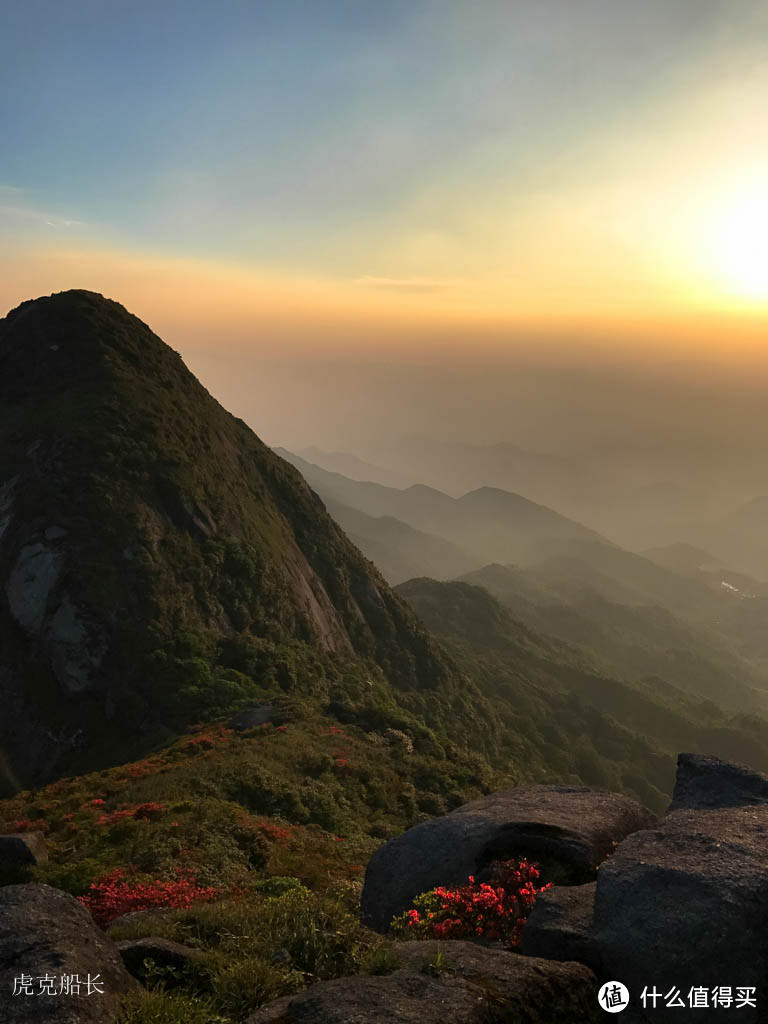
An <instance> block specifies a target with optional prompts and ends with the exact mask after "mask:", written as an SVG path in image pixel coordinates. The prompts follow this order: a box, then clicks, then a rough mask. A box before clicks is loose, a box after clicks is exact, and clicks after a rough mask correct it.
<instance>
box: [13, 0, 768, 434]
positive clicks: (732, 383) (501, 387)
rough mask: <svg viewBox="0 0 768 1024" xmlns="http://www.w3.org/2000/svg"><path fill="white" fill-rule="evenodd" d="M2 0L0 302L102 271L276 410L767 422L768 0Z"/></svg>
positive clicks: (246, 409)
mask: <svg viewBox="0 0 768 1024" xmlns="http://www.w3.org/2000/svg"><path fill="white" fill-rule="evenodd" d="M2 22H3V30H2V33H0V125H1V126H2V137H1V138H2V141H1V142H0V315H3V314H4V313H5V312H6V311H7V310H8V309H11V308H13V307H14V306H15V305H17V304H18V303H19V302H20V301H22V300H24V299H27V298H30V297H33V296H35V295H40V294H48V293H50V292H53V291H58V290H62V289H64V288H69V287H83V288H90V289H92V290H95V291H100V292H102V293H103V294H106V295H109V296H110V297H111V298H115V299H117V300H118V301H120V302H122V303H123V304H124V305H125V306H126V307H127V308H129V309H130V310H131V311H132V312H135V313H136V314H137V315H138V316H140V317H141V318H142V319H143V320H145V321H146V322H148V323H149V324H150V325H151V326H152V327H153V329H155V330H156V332H157V333H158V334H160V335H161V337H163V338H164V339H165V340H166V341H168V342H169V343H170V344H172V345H173V346H174V347H175V348H177V349H178V350H179V351H181V353H182V355H183V356H184V357H185V359H186V360H187V362H188V364H189V365H190V367H191V368H192V369H193V370H194V371H195V372H196V373H198V374H199V375H200V376H201V378H202V379H203V381H204V383H206V385H207V386H208V387H209V389H210V390H212V391H213V392H214V393H215V394H216V395H217V397H219V398H220V400H221V401H222V402H223V404H225V405H226V406H228V407H229V408H232V409H233V411H235V412H236V413H237V414H238V415H241V416H243V418H245V419H246V420H247V421H248V422H249V423H251V425H252V426H254V428H255V429H256V430H257V431H258V432H259V433H261V434H262V435H263V436H264V437H265V439H267V440H269V441H270V442H272V443H275V444H279V443H282V444H286V445H289V446H298V445H300V444H302V443H304V444H309V443H313V442H316V443H320V444H323V445H326V446H334V447H346V448H350V449H353V450H355V448H356V446H357V449H358V450H362V449H364V448H365V447H366V445H367V446H368V447H371V446H372V445H374V442H375V441H376V440H377V439H380V438H381V436H382V434H386V433H387V432H389V433H390V434H392V435H393V436H394V434H395V433H398V432H399V433H401V434H407V433H408V432H409V431H415V432H417V433H421V434H429V433H430V432H431V433H432V434H433V435H437V434H446V435H447V436H456V437H460V436H461V437H471V438H473V439H475V440H478V441H483V440H484V441H488V442H490V441H493V440H505V441H511V440H515V441H519V442H520V443H523V444H529V443H530V444H532V445H534V446H538V447H539V448H553V447H554V448H557V447H561V448H562V447H563V446H567V445H568V444H571V445H574V444H595V443H598V442H599V441H600V439H601V438H604V435H605V433H606V430H608V429H612V430H613V429H616V430H617V432H618V434H620V435H622V436H625V437H626V438H627V440H628V441H629V440H631V439H633V438H636V436H637V432H638V431H640V432H647V433H648V435H649V437H650V438H651V440H652V441H653V443H663V442H664V440H665V439H672V440H680V439H683V440H684V439H685V438H687V437H688V436H689V435H690V436H691V437H694V436H695V437H699V438H701V439H704V440H705V441H706V439H707V438H711V437H712V435H713V434H717V435H718V437H719V436H720V435H727V436H729V437H730V438H731V441H732V442H733V443H734V444H736V443H738V440H739V438H740V437H742V436H745V435H746V434H747V432H749V433H750V434H752V433H753V432H754V431H756V430H757V431H759V430H761V429H763V427H764V423H763V420H762V419H761V415H762V414H761V407H762V402H763V395H764V385H765V381H766V376H767V374H766V367H767V366H768V358H766V355H767V351H766V350H767V346H766V327H767V326H768V118H766V117H765V107H766V101H768V5H766V4H765V2H764V0H643V2H642V3H638V2H636V0H535V2H534V0H530V2H527V0H526V2H523V0H505V2H501V0H476V2H474V3H472V4H467V3H466V2H464V0H387V2H386V3H381V2H380V0H279V2H277V0H260V2H256V0H249V2H245V0H217V2H215V3H214V2H211V0H208V2H200V0H184V2H183V3H181V2H172V0H165V2H164V0H160V2H158V0H152V2H151V3H150V2H147V0H134V2H132V3H130V4H126V3H118V2H116V0H68V2H67V3H65V4H62V3H60V2H52V0H25V3H23V4H19V3H15V4H14V3H11V2H9V0H5V3H3V4H2ZM617 423H619V426H618V427H616V424H617ZM610 425H613V426H612V427H611V426H610Z"/></svg>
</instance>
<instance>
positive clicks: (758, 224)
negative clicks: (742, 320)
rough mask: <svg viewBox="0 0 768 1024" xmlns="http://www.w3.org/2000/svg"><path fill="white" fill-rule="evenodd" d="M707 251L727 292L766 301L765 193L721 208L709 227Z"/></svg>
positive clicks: (767, 208) (767, 225) (767, 199)
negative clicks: (708, 248)
mask: <svg viewBox="0 0 768 1024" xmlns="http://www.w3.org/2000/svg"><path fill="white" fill-rule="evenodd" d="M710 250H711V256H712V260H713V264H714V267H713V269H715V270H716V272H717V274H718V277H719V278H720V279H721V280H722V282H723V285H724V286H725V287H726V288H727V289H728V291H730V292H732V293H733V294H736V295H739V296H741V297H743V298H746V299H753V300H754V299H757V300H762V299H765V300H766V301H768V193H762V194H752V195H743V196H740V197H739V198H738V199H737V200H736V201H734V202H731V203H727V204H726V205H724V206H723V207H722V209H721V211H720V213H719V214H718V215H717V216H716V217H715V219H714V222H713V224H712V230H711V232H710Z"/></svg>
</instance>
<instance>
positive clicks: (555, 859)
mask: <svg viewBox="0 0 768 1024" xmlns="http://www.w3.org/2000/svg"><path fill="white" fill-rule="evenodd" d="M655 821H656V817H655V815H653V814H652V813H651V811H649V810H648V809H647V808H646V807H643V806H642V805H641V804H639V803H637V801H635V800H632V799H631V798H630V797H627V796H622V795H620V794H618V793H606V792H598V791H595V790H591V789H586V788H584V787H582V786H523V787H519V788H517V789H509V790H506V791H504V792H501V793H493V794H491V795H490V796H486V797H483V798H481V799H480V800H474V801H472V802H471V803H468V804H464V806H463V807H459V808H458V809H457V810H455V811H452V812H451V813H450V814H447V815H445V816H444V817H441V818H434V819H432V820H431V821H425V822H423V823H422V824H420V825H416V826H414V827H413V828H410V829H408V831H407V832H404V833H403V834H402V835H401V836H398V837H397V838H396V839H392V840H391V841H390V842H388V843H387V844H386V845H384V846H382V847H381V848H380V849H378V850H377V851H376V852H375V853H374V855H373V857H372V858H371V860H370V862H369V864H368V869H367V871H366V875H365V887H364V889H363V896H362V907H361V916H362V920H363V922H364V923H365V924H367V925H368V926H369V927H371V928H374V929H376V930H378V931H386V930H387V928H388V927H389V924H390V922H391V920H392V918H393V917H394V916H395V915H396V914H400V913H402V912H403V911H404V910H406V909H407V908H408V907H409V906H410V905H411V903H412V901H413V898H414V897H415V896H418V895H419V893H422V892H426V891H427V890H429V889H433V888H434V887H435V886H436V885H448V886H450V885H460V884H463V883H465V882H466V881H467V878H468V877H469V875H475V876H477V877H479V878H481V879H483V878H484V872H486V870H487V869H488V868H489V866H490V864H491V863H492V862H493V861H494V860H505V859H508V858H510V857H527V858H528V859H531V860H535V861H539V862H540V863H541V864H542V868H543V870H542V878H541V881H542V882H546V881H549V880H554V881H556V882H559V883H566V884H579V883H583V882H589V881H592V880H593V879H594V877H595V869H596V868H597V866H598V865H599V864H600V863H601V861H602V860H604V858H605V857H606V856H607V855H608V854H609V853H610V852H611V851H612V850H613V849H614V847H615V845H616V844H618V843H619V842H621V840H622V839H624V838H625V836H627V835H629V834H630V833H632V832H636V831H637V830H638V829H643V828H648V827H649V826H650V825H652V824H653V823H654V822H655Z"/></svg>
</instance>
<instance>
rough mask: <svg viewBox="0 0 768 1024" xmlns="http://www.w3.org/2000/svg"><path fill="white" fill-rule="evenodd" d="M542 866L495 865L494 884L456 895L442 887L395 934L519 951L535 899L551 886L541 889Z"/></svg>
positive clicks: (472, 885) (422, 899)
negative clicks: (495, 944) (474, 940)
mask: <svg viewBox="0 0 768 1024" xmlns="http://www.w3.org/2000/svg"><path fill="white" fill-rule="evenodd" d="M539 874H540V872H539V869H538V867H537V865H535V864H531V863H530V862H528V861H526V860H521V861H519V862H517V861H511V860H510V861H504V862H503V863H499V864H497V865H496V868H495V871H494V874H493V876H492V878H491V881H490V883H486V882H480V883H478V882H476V881H475V879H474V878H473V877H472V875H470V876H469V880H468V883H467V885H461V886H459V887H458V888H456V889H447V888H446V887H445V886H438V887H437V888H436V889H432V890H431V891H430V892H426V893H422V895H421V896H418V897H417V898H416V899H415V900H414V904H415V906H414V909H412V910H408V911H406V913H404V914H401V915H400V916H399V917H396V918H395V920H394V921H393V922H392V927H393V929H394V930H395V931H399V932H407V933H409V934H410V935H411V936H412V937H414V938H433V937H434V938H437V939H471V938H483V939H488V940H490V941H492V942H505V943H506V944H507V945H509V946H519V945H520V938H521V935H522V930H523V926H524V924H525V922H526V919H527V917H528V915H529V914H530V912H531V910H532V909H533V905H534V903H535V902H536V896H537V895H538V894H539V893H540V892H543V891H544V890H545V889H548V888H549V887H550V885H551V884H552V883H551V882H550V883H547V885H544V886H541V887H540V888H537V887H536V884H535V882H536V880H537V879H538V877H539Z"/></svg>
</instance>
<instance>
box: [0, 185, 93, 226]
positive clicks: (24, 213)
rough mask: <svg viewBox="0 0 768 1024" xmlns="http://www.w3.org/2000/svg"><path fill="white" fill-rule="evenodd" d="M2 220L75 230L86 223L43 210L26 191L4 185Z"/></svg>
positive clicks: (0, 190)
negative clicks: (30, 198)
mask: <svg viewBox="0 0 768 1024" xmlns="http://www.w3.org/2000/svg"><path fill="white" fill-rule="evenodd" d="M0 219H2V220H5V221H6V222H9V221H10V222H16V223H18V222H22V223H24V222H26V223H28V224H29V223H34V224H44V225H45V226H46V227H51V228H73V227H80V226H82V225H84V224H85V223H86V222H85V221H82V220H79V219H77V218H75V217H62V216H60V215H59V214H58V213H54V212H53V211H52V210H46V209H41V208H40V207H39V206H37V205H35V204H34V203H33V202H31V201H30V200H29V199H28V197H27V193H26V190H25V189H23V188H19V187H18V186H16V185H4V184H0Z"/></svg>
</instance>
